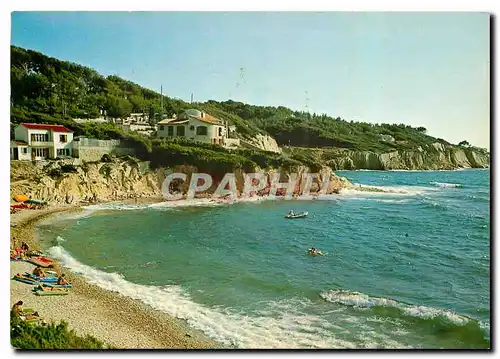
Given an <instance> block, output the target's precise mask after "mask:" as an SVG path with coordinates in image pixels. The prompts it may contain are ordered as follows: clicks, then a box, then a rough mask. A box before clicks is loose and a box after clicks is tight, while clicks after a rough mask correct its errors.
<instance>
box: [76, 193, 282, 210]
mask: <svg viewBox="0 0 500 359" xmlns="http://www.w3.org/2000/svg"><path fill="white" fill-rule="evenodd" d="M270 199H280V198H279V197H277V198H272V197H268V196H255V197H243V198H238V199H236V200H224V199H215V198H214V199H212V198H196V199H191V200H185V199H183V200H176V201H162V202H157V203H153V204H125V203H101V204H93V205H87V206H83V207H82V208H83V209H85V210H86V211H87V214H86V215H88V214H89V213H90V212H94V211H109V210H117V211H137V210H146V209H154V210H169V209H175V208H182V207H216V206H227V205H231V204H236V203H253V202H261V201H266V200H270Z"/></svg>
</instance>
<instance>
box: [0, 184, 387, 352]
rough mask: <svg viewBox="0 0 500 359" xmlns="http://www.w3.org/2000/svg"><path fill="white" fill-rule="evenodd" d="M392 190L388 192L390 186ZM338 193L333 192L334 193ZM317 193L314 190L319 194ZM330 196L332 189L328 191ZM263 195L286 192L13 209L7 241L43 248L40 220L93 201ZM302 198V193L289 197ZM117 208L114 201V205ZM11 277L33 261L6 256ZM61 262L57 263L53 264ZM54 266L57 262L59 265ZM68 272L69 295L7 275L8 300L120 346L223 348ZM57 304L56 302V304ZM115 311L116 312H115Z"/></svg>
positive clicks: (205, 201) (180, 203)
mask: <svg viewBox="0 0 500 359" xmlns="http://www.w3.org/2000/svg"><path fill="white" fill-rule="evenodd" d="M346 189H354V190H358V191H360V192H365V191H368V192H385V191H384V190H380V189H379V190H374V189H367V188H359V187H357V186H356V188H352V187H351V188H346ZM389 193H390V192H389ZM338 195H339V194H335V196H338ZM321 196H322V195H319V196H317V195H316V196H314V197H316V198H310V199H319V198H318V197H321ZM329 196H331V195H329ZM267 200H286V197H285V196H275V197H274V196H273V197H268V196H259V195H254V196H251V197H240V198H236V199H222V198H218V199H212V198H210V197H208V198H206V197H205V198H204V197H201V198H194V199H192V200H188V199H185V198H184V199H180V200H175V201H166V200H165V199H164V198H162V197H157V196H156V197H140V198H131V199H123V200H116V201H103V202H97V203H80V204H77V205H54V206H50V207H49V208H45V209H38V210H23V211H20V212H18V213H15V214H11V215H10V218H11V246H12V245H14V243H12V238H14V237H15V238H16V243H15V245H16V246H19V245H20V243H21V241H24V242H26V243H27V244H28V245H29V246H30V248H31V249H36V250H43V249H44V248H42V247H41V243H40V242H39V240H38V238H37V237H36V229H35V228H36V226H37V224H39V223H41V222H43V221H52V220H58V219H57V217H56V215H61V216H65V215H68V214H71V213H77V212H84V211H85V210H90V211H92V209H93V208H92V207H93V206H103V207H104V208H101V209H106V208H105V207H106V206H110V208H109V209H110V210H113V209H114V208H113V205H116V206H117V207H120V206H123V205H125V206H127V205H129V206H139V207H140V206H144V205H146V207H144V208H147V207H150V206H152V207H155V206H167V207H189V206H204V205H232V204H237V203H252V202H254V203H255V202H261V201H267ZM290 200H295V201H300V200H301V198H300V197H299V198H290ZM115 209H116V207H115ZM10 263H11V265H10V271H11V278H12V277H13V276H14V275H15V274H16V273H18V272H26V271H32V270H33V268H34V266H33V265H32V264H30V263H27V262H12V261H11V262H10ZM57 267H59V264H58V265H57ZM57 267H56V268H57ZM60 269H62V270H64V273H65V274H66V278H67V279H68V280H69V282H70V283H72V284H73V289H72V290H71V293H70V294H69V295H67V296H56V297H50V296H49V297H39V296H35V295H33V294H32V293H31V289H32V286H30V285H27V284H24V283H20V282H17V281H13V280H11V294H10V298H11V303H14V302H16V301H17V300H23V302H24V303H25V305H24V306H25V307H26V308H33V309H35V310H37V311H38V312H39V313H40V315H41V316H42V318H43V319H44V320H45V321H47V322H50V321H57V322H58V321H61V320H65V321H66V322H68V325H69V327H70V328H71V329H73V330H75V331H76V332H77V333H79V334H80V335H86V334H90V335H93V336H94V337H96V338H98V339H99V340H101V341H103V342H104V343H105V344H106V345H109V346H111V347H113V348H118V349H135V348H143V349H146V348H150V349H223V348H227V347H226V346H225V345H224V344H222V343H218V342H215V341H214V340H212V339H210V338H208V337H207V336H206V335H205V334H204V333H202V332H201V331H199V330H196V329H194V328H191V327H190V326H189V325H188V324H187V322H185V321H184V320H182V319H178V318H175V317H173V316H171V315H169V314H167V313H164V312H160V311H157V310H155V309H153V308H152V307H150V306H149V305H147V304H145V303H143V302H141V301H140V300H136V299H132V298H129V297H126V296H124V295H122V294H120V293H116V292H111V291H108V290H106V289H103V288H101V287H98V286H97V285H94V284H90V283H89V282H87V280H86V279H85V278H84V277H83V276H82V275H80V274H75V273H72V272H70V271H69V270H67V269H66V268H64V267H63V266H61V267H60ZM54 304H55V305H54ZM116 313H119V315H116Z"/></svg>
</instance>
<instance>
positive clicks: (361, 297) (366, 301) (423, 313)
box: [320, 290, 482, 330]
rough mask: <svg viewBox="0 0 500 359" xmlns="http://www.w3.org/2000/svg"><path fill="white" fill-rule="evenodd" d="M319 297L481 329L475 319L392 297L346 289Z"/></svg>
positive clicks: (334, 301)
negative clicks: (375, 295) (393, 310)
mask: <svg viewBox="0 0 500 359" xmlns="http://www.w3.org/2000/svg"><path fill="white" fill-rule="evenodd" d="M320 297H321V298H323V299H324V300H325V301H327V302H331V303H336V304H342V305H346V306H351V307H354V308H360V309H370V308H376V307H385V308H393V309H396V310H397V311H398V312H399V314H403V315H404V316H407V317H413V318H419V319H435V318H439V319H444V320H446V321H448V322H449V323H450V324H453V325H457V326H463V325H466V324H468V323H471V322H472V323H474V324H475V325H476V326H477V328H478V329H481V330H482V328H480V326H479V322H478V321H476V320H475V319H472V318H469V317H466V316H463V315H459V314H456V313H454V312H452V311H448V310H445V309H439V308H432V307H426V306H414V305H410V304H405V303H402V302H398V301H396V300H394V299H389V298H379V297H371V296H369V295H367V294H364V293H360V292H353V291H347V290H329V291H326V292H323V293H321V294H320Z"/></svg>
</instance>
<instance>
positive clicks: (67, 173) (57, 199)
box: [10, 159, 352, 204]
mask: <svg viewBox="0 0 500 359" xmlns="http://www.w3.org/2000/svg"><path fill="white" fill-rule="evenodd" d="M173 172H176V173H185V174H186V175H187V179H186V181H178V182H177V183H173V185H174V187H175V188H174V191H179V192H181V193H187V191H188V187H189V181H190V176H191V174H192V173H197V172H198V171H197V169H196V167H194V166H174V167H171V168H159V169H155V170H153V169H150V168H149V166H148V163H147V162H138V161H134V160H131V159H127V160H123V159H113V160H112V161H110V162H92V163H84V164H82V165H78V166H74V165H72V164H68V163H67V162H64V161H50V162H48V163H46V164H44V165H40V164H37V165H34V164H32V163H31V162H21V161H11V188H10V194H11V198H12V197H13V196H15V195H17V194H25V195H27V196H29V197H31V198H36V199H39V200H43V201H47V202H48V203H49V204H77V203H80V202H91V203H92V202H98V201H115V200H122V199H127V198H141V197H158V198H160V197H162V184H163V181H164V180H165V177H166V176H167V175H169V174H170V173H173ZM255 172H260V173H263V174H266V175H268V178H271V177H272V175H273V174H274V173H280V182H281V183H285V182H288V180H289V178H290V175H289V174H290V173H296V174H297V175H298V178H299V180H298V182H297V184H296V187H295V188H296V189H300V190H303V188H304V186H305V181H304V180H303V177H302V174H304V173H307V172H310V171H309V169H308V168H307V167H304V166H297V167H296V168H290V169H288V170H287V171H281V170H279V169H269V170H262V169H256V170H255ZM233 173H234V174H235V180H236V187H237V190H238V192H239V193H242V191H243V187H244V178H245V173H244V172H243V171H241V170H235V171H234V172H233ZM317 173H318V175H319V180H317V181H313V183H312V186H311V190H310V193H311V194H314V193H316V192H317V191H319V189H320V183H323V182H322V181H323V180H324V179H325V177H328V179H329V184H328V188H327V191H326V193H327V194H332V193H339V192H340V190H341V189H342V188H349V187H352V184H351V183H349V181H348V180H347V179H346V178H342V177H339V176H337V175H336V174H335V173H333V171H332V169H331V168H329V167H323V168H321V170H320V171H318V172H317ZM210 175H211V176H212V178H213V179H214V183H213V185H212V187H211V188H209V189H208V190H207V191H205V192H204V193H205V194H206V193H213V192H214V191H215V190H216V188H217V185H218V183H219V181H220V180H221V179H222V178H223V177H224V174H210Z"/></svg>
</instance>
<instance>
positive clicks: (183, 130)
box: [157, 109, 227, 146]
mask: <svg viewBox="0 0 500 359" xmlns="http://www.w3.org/2000/svg"><path fill="white" fill-rule="evenodd" d="M157 125H158V130H157V137H158V138H176V137H181V138H186V139H189V140H193V141H198V142H205V143H212V144H216V145H221V146H224V145H225V142H226V139H227V123H226V122H224V121H222V120H219V119H217V118H215V117H213V116H210V115H209V114H208V113H205V112H202V111H199V110H194V109H190V110H186V111H184V112H183V113H181V114H180V115H179V116H177V118H172V119H166V120H162V121H160V122H158V124H157Z"/></svg>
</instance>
